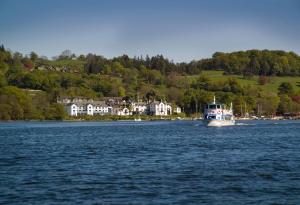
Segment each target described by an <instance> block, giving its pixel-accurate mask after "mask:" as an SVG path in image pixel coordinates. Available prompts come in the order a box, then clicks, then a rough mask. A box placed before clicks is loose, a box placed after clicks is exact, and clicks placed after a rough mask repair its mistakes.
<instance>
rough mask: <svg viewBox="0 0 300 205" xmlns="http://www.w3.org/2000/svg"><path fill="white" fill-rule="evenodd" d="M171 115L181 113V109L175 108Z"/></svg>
mask: <svg viewBox="0 0 300 205" xmlns="http://www.w3.org/2000/svg"><path fill="white" fill-rule="evenodd" d="M173 113H177V114H179V113H181V108H180V107H177V106H176V107H175V108H174V109H173Z"/></svg>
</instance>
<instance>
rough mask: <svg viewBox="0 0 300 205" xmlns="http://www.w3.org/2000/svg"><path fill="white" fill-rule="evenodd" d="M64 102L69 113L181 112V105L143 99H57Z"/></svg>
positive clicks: (77, 114)
mask: <svg viewBox="0 0 300 205" xmlns="http://www.w3.org/2000/svg"><path fill="white" fill-rule="evenodd" d="M57 102H58V103H60V104H63V105H64V107H65V109H66V111H67V113H68V115H70V116H80V115H90V116H93V115H119V116H129V115H156V116H167V115H172V113H175V114H178V113H181V108H180V107H177V106H176V107H174V110H173V109H172V106H171V104H169V103H167V102H163V101H153V102H151V103H145V102H142V101H138V102H130V103H126V102H125V101H124V100H122V99H121V98H118V97H114V98H104V100H101V101H100V100H93V99H84V98H63V99H59V100H57Z"/></svg>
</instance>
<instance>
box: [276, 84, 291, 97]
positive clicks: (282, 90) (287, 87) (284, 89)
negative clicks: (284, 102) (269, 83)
mask: <svg viewBox="0 0 300 205" xmlns="http://www.w3.org/2000/svg"><path fill="white" fill-rule="evenodd" d="M278 94H279V95H283V94H285V95H288V96H292V95H293V94H294V88H293V85H292V84H291V83H288V82H284V83H281V84H280V86H279V88H278Z"/></svg>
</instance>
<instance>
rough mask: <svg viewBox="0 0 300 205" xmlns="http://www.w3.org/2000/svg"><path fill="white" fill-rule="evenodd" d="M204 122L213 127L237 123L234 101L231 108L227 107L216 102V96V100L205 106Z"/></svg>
mask: <svg viewBox="0 0 300 205" xmlns="http://www.w3.org/2000/svg"><path fill="white" fill-rule="evenodd" d="M203 122H204V123H205V124H206V125H207V126H211V127H222V126H232V125H235V119H234V115H233V111H232V103H231V105H230V109H226V106H225V105H222V104H220V103H216V98H215V97H214V101H213V102H212V103H210V104H208V105H206V107H205V110H204V117H203Z"/></svg>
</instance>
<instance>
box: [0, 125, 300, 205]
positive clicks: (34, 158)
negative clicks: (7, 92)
mask: <svg viewBox="0 0 300 205" xmlns="http://www.w3.org/2000/svg"><path fill="white" fill-rule="evenodd" d="M0 204H230V205H232V204H300V122H299V121H278V122H277V121H250V122H243V123H240V124H239V125H237V126H233V127H223V128H209V127H205V126H203V125H202V124H201V122H199V121H156V122H16V123H0Z"/></svg>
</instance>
